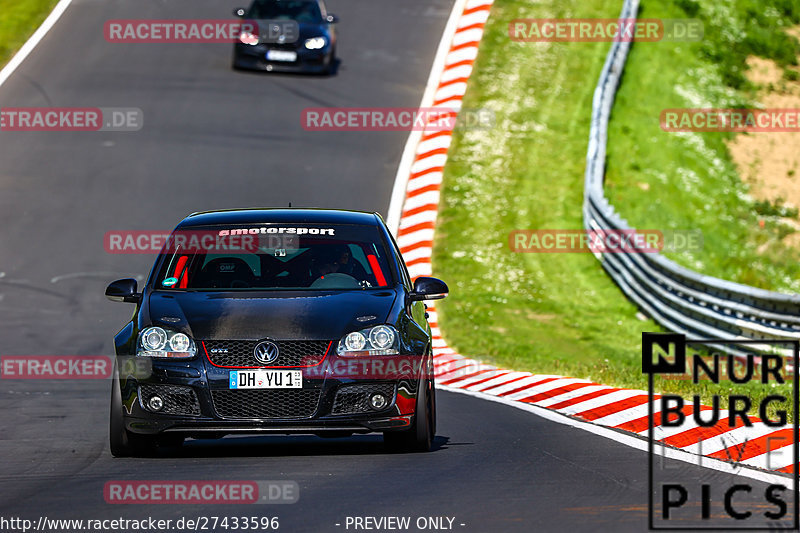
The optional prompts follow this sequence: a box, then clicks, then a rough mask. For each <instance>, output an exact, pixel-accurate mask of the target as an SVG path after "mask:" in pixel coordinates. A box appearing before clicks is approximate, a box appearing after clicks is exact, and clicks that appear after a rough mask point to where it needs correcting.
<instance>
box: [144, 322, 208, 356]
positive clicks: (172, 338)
mask: <svg viewBox="0 0 800 533" xmlns="http://www.w3.org/2000/svg"><path fill="white" fill-rule="evenodd" d="M196 353H197V348H196V347H195V345H194V341H192V339H190V338H189V336H188V335H186V334H184V333H178V332H177V331H168V330H165V329H164V328H159V327H157V326H155V327H149V328H144V329H143V330H142V332H141V333H139V342H138V345H137V347H136V355H139V356H142V357H170V358H176V359H179V358H189V357H194V356H195V354H196Z"/></svg>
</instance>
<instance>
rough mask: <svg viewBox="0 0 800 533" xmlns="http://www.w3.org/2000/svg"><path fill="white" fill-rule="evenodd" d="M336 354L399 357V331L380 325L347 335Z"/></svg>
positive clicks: (337, 348)
mask: <svg viewBox="0 0 800 533" xmlns="http://www.w3.org/2000/svg"><path fill="white" fill-rule="evenodd" d="M336 353H338V354H339V355H341V356H344V357H358V356H365V355H397V354H398V353H400V352H399V350H398V339H397V330H396V329H394V328H393V327H392V326H387V325H380V326H375V327H373V328H369V329H362V330H361V331H354V332H352V333H348V334H347V335H345V336H344V337H343V338H342V340H340V341H339V345H338V346H337V347H336Z"/></svg>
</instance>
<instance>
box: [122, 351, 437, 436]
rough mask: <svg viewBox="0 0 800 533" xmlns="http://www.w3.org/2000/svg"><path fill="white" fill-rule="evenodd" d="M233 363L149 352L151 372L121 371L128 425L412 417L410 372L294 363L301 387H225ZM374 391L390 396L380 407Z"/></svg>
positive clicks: (360, 422) (228, 426) (381, 422)
mask: <svg viewBox="0 0 800 533" xmlns="http://www.w3.org/2000/svg"><path fill="white" fill-rule="evenodd" d="M406 357H408V356H406ZM419 359H421V357H420V358H419ZM417 368H419V365H418V366H417ZM231 370H234V369H229V368H220V367H216V366H213V365H211V364H209V363H208V361H206V360H203V358H202V357H198V358H197V360H192V361H189V362H186V363H180V362H177V361H158V360H154V361H153V369H152V374H151V375H150V376H148V377H142V376H139V377H135V376H133V375H127V376H120V382H119V385H120V391H121V396H122V404H123V420H124V424H125V427H126V429H127V430H128V431H131V432H133V433H140V434H149V435H154V434H159V433H173V434H174V433H179V434H183V435H184V436H196V437H204V436H205V437H207V436H222V435H226V434H242V433H282V434H291V433H307V434H318V435H324V434H332V435H335V434H349V433H370V432H379V431H381V432H382V431H392V430H402V429H406V428H408V427H410V426H411V424H412V422H413V418H414V410H415V405H416V394H417V390H418V382H419V376H418V375H414V373H413V372H409V373H408V374H407V375H394V376H392V378H393V379H386V376H381V377H378V378H376V379H365V378H364V377H363V376H361V377H358V378H354V379H351V378H348V377H343V376H340V375H330V374H329V373H327V372H323V371H321V370H319V368H297V370H301V371H302V372H303V388H302V389H244V390H237V389H229V388H228V383H229V374H230V372H231ZM321 374H322V375H321ZM374 392H380V393H381V394H384V395H385V396H386V397H387V399H388V402H387V404H386V406H385V407H383V408H382V409H380V410H375V409H372V408H371V407H369V406H367V405H365V404H364V401H363V398H364V397H365V396H364V395H365V394H366V395H369V394H373V393H374ZM153 395H158V396H159V397H161V398H162V399H163V403H164V406H163V408H162V409H161V410H160V411H154V410H153V409H152V408H150V407H149V400H150V398H151V397H152V396H153Z"/></svg>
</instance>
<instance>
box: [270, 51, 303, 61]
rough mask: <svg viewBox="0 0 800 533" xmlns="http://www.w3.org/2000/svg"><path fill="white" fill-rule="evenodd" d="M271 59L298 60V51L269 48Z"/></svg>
mask: <svg viewBox="0 0 800 533" xmlns="http://www.w3.org/2000/svg"><path fill="white" fill-rule="evenodd" d="M267 60H269V61H297V52H292V51H286V50H267Z"/></svg>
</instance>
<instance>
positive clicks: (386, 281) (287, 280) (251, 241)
mask: <svg viewBox="0 0 800 533" xmlns="http://www.w3.org/2000/svg"><path fill="white" fill-rule="evenodd" d="M388 265H389V262H388V261H387V248H386V245H385V243H384V241H383V238H382V237H381V235H380V233H379V232H378V228H376V227H374V226H361V225H343V224H337V225H316V226H312V225H306V224H279V225H278V224H262V225H258V224H256V225H248V226H247V227H243V226H215V227H202V228H199V227H198V228H191V229H190V230H179V231H176V232H174V233H173V234H172V235H171V236H170V238H169V240H168V242H167V244H166V246H165V247H164V250H163V251H162V262H161V267H160V269H159V273H158V276H157V277H156V280H155V288H157V289H161V290H199V291H219V290H253V289H256V290H275V289H293V290H353V289H369V288H375V287H388V286H390V284H391V283H392V280H393V276H392V274H391V271H390V270H389V266H388Z"/></svg>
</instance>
